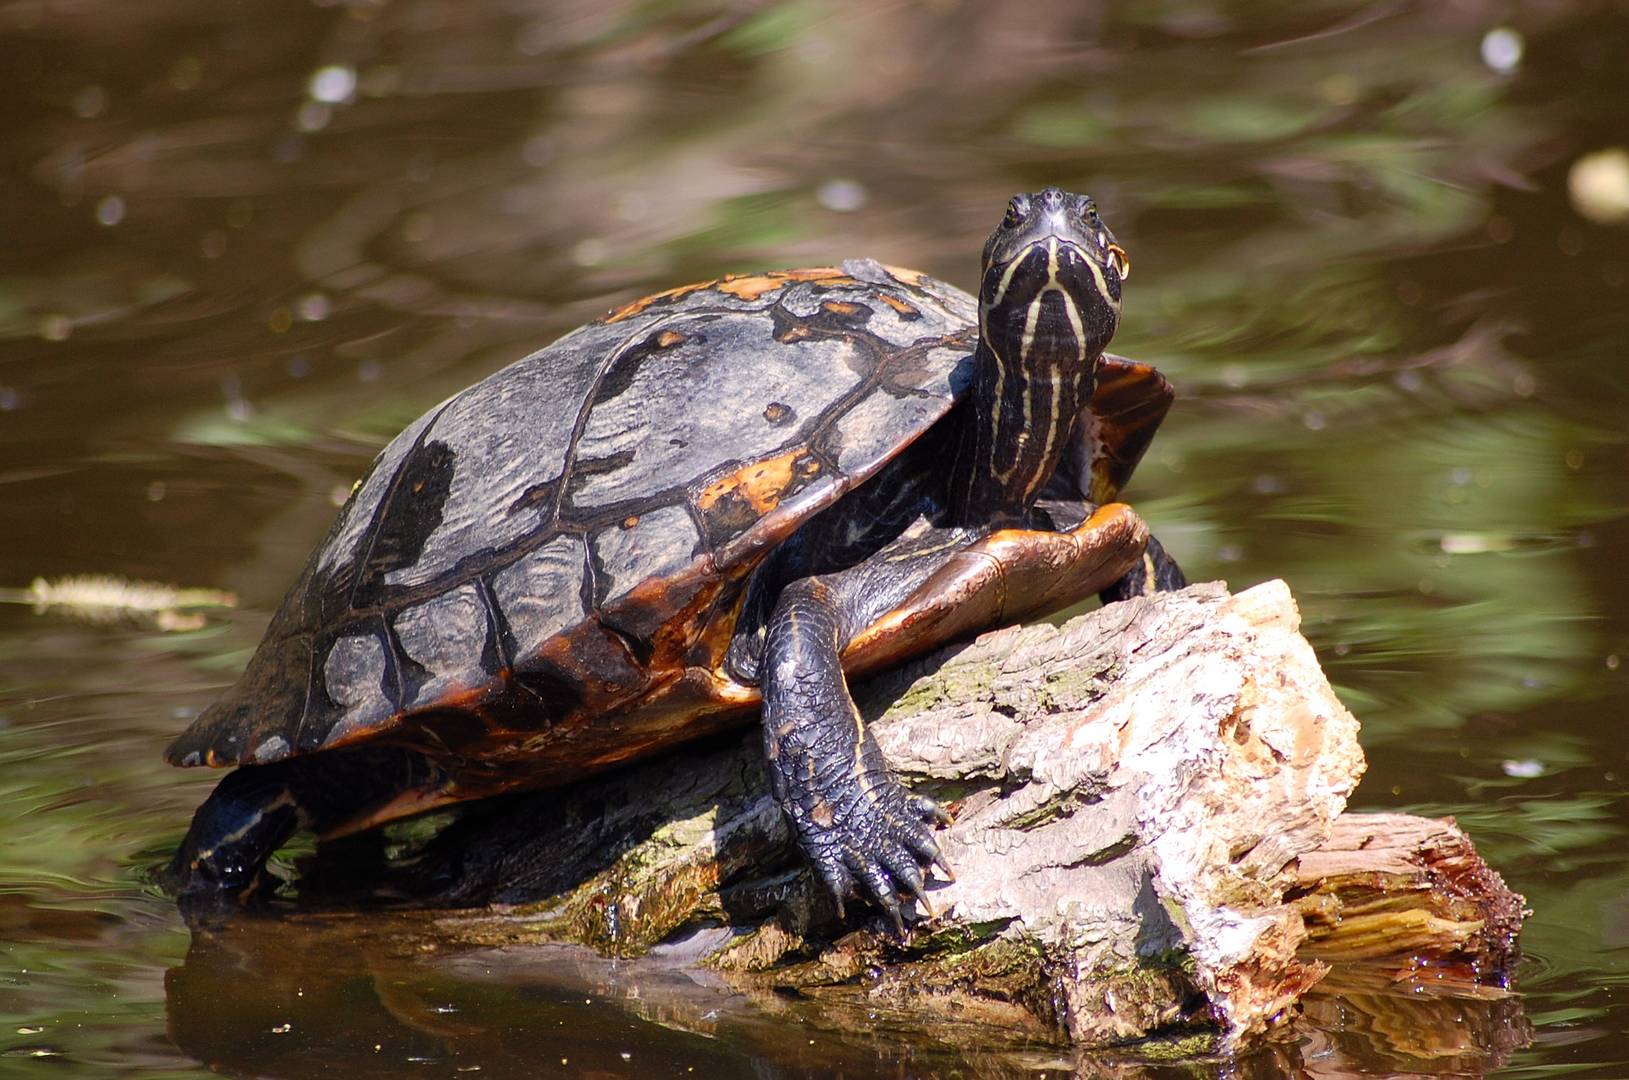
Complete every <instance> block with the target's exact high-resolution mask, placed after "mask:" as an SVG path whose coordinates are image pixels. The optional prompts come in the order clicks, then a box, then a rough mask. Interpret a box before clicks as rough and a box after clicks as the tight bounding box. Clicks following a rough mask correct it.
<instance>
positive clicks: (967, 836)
mask: <svg viewBox="0 0 1629 1080" xmlns="http://www.w3.org/2000/svg"><path fill="white" fill-rule="evenodd" d="M856 699H857V701H858V703H859V705H860V708H861V711H862V713H863V714H864V716H865V717H866V719H867V721H868V723H870V724H871V726H872V730H873V731H874V732H875V733H876V735H877V737H878V739H879V740H880V741H881V743H882V745H883V749H884V750H885V751H886V753H887V755H888V758H889V760H890V762H891V763H892V765H893V766H894V768H895V770H896V771H897V772H898V773H899V774H900V776H901V777H902V779H904V780H905V782H906V783H907V784H909V785H910V786H912V787H913V788H915V789H917V790H919V791H923V792H925V793H927V794H930V795H933V796H934V797H936V798H938V799H939V800H940V801H941V803H942V804H944V805H946V806H948V807H949V808H950V809H951V810H952V812H953V814H954V818H955V820H954V823H953V824H952V825H950V826H949V827H948V828H946V829H945V830H943V831H942V832H941V834H940V843H941V845H942V847H943V849H944V852H945V855H946V857H947V859H948V860H949V862H950V864H951V865H952V866H953V867H954V868H955V870H956V874H957V877H956V880H955V881H954V882H946V881H937V880H936V881H934V882H932V883H931V886H930V899H931V901H932V905H933V908H934V913H933V914H930V913H928V912H926V911H922V910H918V911H916V912H914V917H913V918H912V919H911V920H910V921H909V925H908V929H907V932H906V934H905V935H904V937H903V938H900V937H899V936H897V934H896V932H895V931H894V930H893V928H892V926H891V924H890V923H889V922H888V921H887V920H885V919H884V918H882V917H881V916H880V915H878V914H876V913H875V912H872V911H870V910H869V909H868V908H867V907H865V906H864V905H860V904H851V905H849V908H850V918H849V921H848V922H847V923H846V924H843V925H839V924H837V922H836V920H835V911H834V907H833V905H832V904H831V903H830V901H829V900H828V899H827V898H826V897H825V896H824V895H823V894H822V892H821V890H820V889H819V888H818V887H817V886H816V884H815V882H814V881H813V879H812V875H811V874H810V873H809V872H808V870H807V869H806V868H805V867H804V866H803V865H802V863H801V862H800V860H799V859H798V858H797V856H796V853H795V850H794V849H793V848H792V846H791V842H790V835H789V832H788V830H787V826H786V823H785V821H784V819H783V818H782V816H781V814H780V811H779V809H778V808H777V807H776V805H775V804H774V802H773V801H772V799H771V798H770V795H769V786H768V783H767V779H766V777H765V775H764V770H763V764H762V757H761V749H760V740H759V738H758V736H757V734H756V732H748V733H746V734H743V735H739V736H735V735H732V736H728V737H725V738H723V739H720V740H718V741H716V742H714V743H713V744H711V745H708V746H704V747H701V748H699V749H697V750H696V751H694V752H691V753H687V754H684V755H680V756H677V757H671V758H665V759H662V760H661V761H658V762H654V763H651V764H648V765H645V766H641V767H637V768H634V769H631V770H628V771H625V772H622V773H619V774H616V775H614V776H610V777H606V778H602V779H597V780H592V781H588V782H585V783H583V784H581V785H579V786H576V787H574V788H571V789H567V790H565V791H554V792H546V793H540V794H535V795H526V796H517V797H514V798H511V799H505V800H495V801H491V802H490V803H488V804H483V805H481V806H480V807H477V808H476V809H475V810H473V811H472V812H470V813H467V814H466V815H465V816H464V817H463V818H461V819H459V820H457V821H455V822H453V823H452V824H451V825H450V826H448V827H447V828H445V829H443V830H442V831H441V832H440V833H439V834H438V835H436V836H435V837H434V838H432V839H430V840H429V841H428V842H427V843H425V844H424V845H423V846H421V847H418V848H416V849H414V851H413V853H412V854H411V856H410V857H408V858H405V859H403V860H399V862H398V864H397V868H396V872H395V874H394V875H393V877H392V879H391V881H392V886H391V887H392V888H393V889H395V890H397V891H400V892H406V893H410V894H412V895H413V897H414V898H415V900H416V901H417V902H419V903H428V904H431V905H434V906H440V907H445V908H452V909H455V910H448V911H445V912H443V913H440V914H438V915H437V916H436V917H435V924H436V927H437V933H438V935H440V936H442V937H444V938H447V939H450V940H453V941H456V942H461V943H473V944H481V945H490V946H511V945H518V944H531V943H537V942H545V941H547V942H561V941H566V942H580V943H586V944H588V945H591V946H592V947H594V948H595V949H597V950H599V951H601V952H602V953H604V954H608V955H617V956H636V955H640V954H643V953H646V952H648V951H650V950H652V949H653V948H657V947H660V949H661V950H662V951H663V952H664V953H665V954H666V955H668V956H669V957H672V956H675V955H677V956H680V957H682V959H684V961H685V962H687V963H693V964H697V965H701V966H705V967H709V968H712V969H714V970H715V971H717V972H720V973H723V975H724V977H725V978H726V979H727V980H728V981H729V982H730V983H731V985H733V986H735V987H736V988H737V989H739V990H742V991H744V992H747V993H749V994H752V995H754V996H755V997H756V998H757V999H759V1000H760V1001H762V1002H763V1004H764V1007H765V1008H770V1009H776V1008H785V1007H787V1006H786V1004H785V1002H786V1000H787V997H788V995H789V994H790V995H793V996H795V997H797V998H798V999H799V1000H801V1001H805V1002H813V1003H816V1004H817V1005H818V1006H819V1008H820V1010H821V1012H822V1014H823V1015H826V1016H828V1017H831V1016H836V1017H841V1016H843V1015H845V1010H848V1011H850V1012H852V1014H853V1015H854V1016H855V1017H856V1018H857V1019H856V1021H855V1022H856V1025H857V1026H864V1025H865V1024H867V1023H870V1022H873V1021H874V1019H875V1017H876V1016H877V1015H878V1014H879V1012H881V1013H883V1014H886V1015H887V1016H889V1017H892V1018H894V1019H895V1020H896V1021H898V1022H899V1023H902V1024H908V1023H916V1024H921V1025H926V1026H930V1027H931V1028H932V1030H933V1031H934V1033H935V1038H939V1039H943V1038H945V1037H946V1036H945V1032H946V1031H947V1030H957V1029H965V1030H966V1032H967V1034H968V1037H969V1040H970V1045H971V1044H974V1043H977V1044H981V1045H989V1044H990V1043H991V1041H992V1040H999V1039H1000V1038H1010V1039H1013V1040H1016V1041H1017V1042H1029V1043H1033V1042H1035V1041H1036V1040H1040V1041H1043V1042H1044V1041H1046V1040H1054V1041H1067V1042H1068V1043H1071V1044H1073V1045H1075V1046H1077V1047H1101V1046H1107V1045H1117V1044H1125V1043H1130V1042H1136V1041H1138V1040H1147V1039H1148V1038H1150V1037H1151V1036H1153V1035H1155V1034H1156V1033H1158V1034H1161V1035H1163V1036H1164V1037H1167V1038H1173V1037H1175V1038H1180V1039H1182V1040H1186V1041H1183V1042H1182V1043H1181V1046H1182V1048H1183V1049H1184V1050H1187V1051H1192V1050H1198V1049H1203V1050H1215V1049H1226V1048H1230V1047H1234V1046H1237V1045H1238V1044H1239V1043H1240V1041H1241V1040H1243V1039H1245V1038H1247V1037H1249V1036H1251V1035H1255V1034H1258V1033H1261V1032H1263V1031H1266V1030H1267V1029H1269V1028H1270V1027H1273V1026H1274V1025H1276V1024H1279V1023H1281V1022H1282V1021H1283V1020H1284V1019H1285V1018H1287V1017H1290V1016H1292V1015H1293V1013H1294V1009H1295V1006H1296V1005H1297V1003H1298V1002H1300V1001H1301V1000H1302V999H1303V997H1304V996H1305V995H1306V994H1307V992H1308V991H1309V989H1311V988H1312V987H1313V986H1314V985H1316V984H1317V983H1318V982H1319V981H1320V979H1322V978H1323V977H1324V976H1325V974H1326V973H1327V972H1328V971H1329V970H1330V966H1331V964H1334V963H1345V962H1350V961H1356V960H1362V961H1364V962H1366V963H1371V964H1373V963H1375V962H1382V961H1383V962H1386V963H1389V964H1390V965H1391V967H1390V968H1387V969H1385V970H1387V971H1390V972H1393V973H1396V972H1402V971H1404V970H1405V969H1409V968H1410V967H1411V966H1417V965H1419V964H1421V963H1427V962H1431V963H1438V964H1440V965H1442V966H1441V968H1440V969H1439V974H1441V973H1443V972H1446V973H1448V976H1450V977H1451V980H1458V982H1460V983H1463V984H1464V985H1465V986H1466V987H1467V988H1472V987H1483V986H1485V985H1487V984H1490V983H1497V981H1498V980H1499V978H1500V977H1502V974H1503V972H1504V971H1505V970H1506V969H1507V967H1508V964H1509V962H1510V960H1511V957H1512V954H1513V950H1514V941H1515V935H1516V931H1517V929H1518V927H1519V922H1520V916H1521V912H1522V901H1521V898H1520V897H1517V896H1515V895H1514V894H1512V893H1510V892H1509V890H1508V889H1506V888H1504V885H1503V882H1502V881H1500V880H1499V879H1498V876H1497V875H1496V874H1494V873H1493V872H1492V871H1491V870H1488V869H1487V868H1486V867H1485V866H1483V865H1482V864H1481V862H1480V860H1478V859H1477V858H1476V856H1475V853H1474V849H1472V848H1471V846H1470V844H1469V842H1468V841H1467V840H1465V839H1464V838H1463V835H1462V834H1459V833H1458V832H1457V830H1455V829H1453V828H1452V826H1451V823H1446V824H1444V823H1431V822H1424V821H1422V819H1416V818H1407V817H1404V816H1400V815H1388V816H1385V817H1368V818H1366V817H1363V816H1358V815H1348V816H1346V817H1343V816H1342V811H1343V810H1344V808H1345V805H1346V801H1347V799H1348V797H1349V796H1350V795H1351V793H1352V791H1353V789H1354V787H1355V786H1356V784H1357V782H1358V779H1359V777H1360V776H1361V774H1362V772H1363V767H1364V766H1363V756H1362V752H1361V751H1360V749H1359V747H1358V742H1357V734H1358V723H1357V721H1356V719H1355V718H1353V716H1352V715H1351V714H1350V713H1349V712H1348V711H1347V710H1346V709H1345V707H1344V706H1342V705H1341V703H1340V702H1339V701H1338V700H1337V698H1336V697H1335V695H1334V693H1333V691H1332V690H1331V688H1330V686H1329V684H1328V681H1327V680H1326V679H1325V678H1324V676H1323V673H1322V671H1321V670H1320V669H1319V666H1318V663H1317V660H1316V658H1315V657H1314V655H1313V652H1312V649H1311V648H1310V646H1309V645H1308V644H1307V642H1306V641H1305V639H1304V638H1302V636H1301V635H1300V633H1299V613H1298V611H1297V609H1296V607H1295V603H1294V600H1293V599H1292V597H1291V595H1290V592H1289V589H1288V587H1287V586H1285V585H1284V583H1282V582H1277V581H1274V582H1268V583H1266V584H1263V585H1259V586H1256V587H1255V588H1252V589H1249V590H1247V591H1245V592H1242V593H1240V594H1238V595H1236V596H1235V595H1230V594H1229V593H1228V592H1227V590H1226V589H1225V588H1224V587H1223V586H1221V585H1219V584H1207V585H1196V586H1192V587H1190V588H1188V589H1185V590H1183V591H1181V592H1176V593H1168V594H1161V595H1159V596H1155V597H1149V598H1143V599H1137V600H1132V601H1128V602H1125V603H1120V604H1114V605H1110V606H1109V607H1106V608H1104V609H1102V610H1099V611H1095V612H1092V613H1089V614H1087V615H1082V616H1080V617H1077V618H1074V619H1071V620H1070V621H1068V622H1067V623H1065V624H1064V625H1062V626H1051V625H1034V626H1026V627H1012V628H1008V629H1003V630H999V631H995V632H992V633H989V634H986V635H984V636H983V637H981V638H979V639H978V640H977V641H975V642H973V643H971V644H968V645H960V646H953V647H950V648H946V649H943V650H940V651H939V652H938V653H935V654H934V655H932V656H929V657H927V658H925V659H923V660H921V661H917V662H915V663H912V664H909V665H906V666H904V667H902V668H900V669H898V670H894V671H890V672H887V673H885V674H882V675H879V676H877V677H875V678H872V679H870V680H868V681H866V682H864V683H863V684H861V685H859V686H857V687H856ZM472 905H480V906H478V907H473V909H472V908H471V906H472ZM1493 992H1496V990H1495V991H1493ZM867 1018H870V1019H867ZM910 1018H914V1020H912V1019H910ZM839 1022H840V1021H839ZM997 1033H1004V1034H1001V1035H998V1034H997ZM1194 1040H1197V1041H1194Z"/></svg>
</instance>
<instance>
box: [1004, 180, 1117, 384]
mask: <svg viewBox="0 0 1629 1080" xmlns="http://www.w3.org/2000/svg"><path fill="white" fill-rule="evenodd" d="M1130 271H1131V263H1130V261H1129V260H1128V259H1127V258H1126V253H1125V249H1124V248H1122V247H1120V245H1119V244H1116V243H1115V242H1114V234H1113V233H1111V232H1109V228H1108V226H1107V225H1105V224H1103V220H1102V219H1101V218H1100V217H1098V215H1097V204H1096V203H1094V202H1093V201H1092V200H1091V197H1090V196H1087V195H1072V194H1070V193H1069V192H1067V191H1059V190H1058V189H1057V188H1054V187H1049V188H1047V189H1046V190H1044V191H1038V192H1036V193H1034V194H1033V195H1014V196H1013V198H1012V201H1011V202H1009V203H1008V204H1007V216H1006V218H1005V219H1003V220H1002V222H1001V224H1000V225H998V226H997V227H996V230H995V232H993V233H991V234H990V239H989V241H988V242H987V243H986V244H985V245H984V276H983V278H982V280H981V283H980V286H979V315H980V321H981V323H982V326H983V334H984V340H985V344H986V345H988V346H989V347H990V349H991V350H992V351H993V352H994V353H995V354H996V355H997V356H998V357H1000V358H1001V359H1002V361H1003V362H1004V363H1005V364H1016V365H1018V366H1020V367H1022V368H1025V369H1029V370H1036V369H1038V368H1041V367H1054V366H1056V367H1061V368H1063V369H1064V370H1065V371H1067V370H1069V369H1072V368H1076V367H1077V366H1085V367H1086V368H1087V370H1086V372H1085V373H1084V374H1086V375H1087V376H1088V377H1089V376H1090V364H1091V363H1092V362H1095V361H1096V359H1097V356H1098V354H1099V353H1101V352H1102V351H1103V349H1104V348H1105V347H1106V346H1107V345H1108V343H1109V339H1110V338H1112V337H1113V336H1114V329H1115V327H1116V326H1117V325H1118V324H1119V321H1120V284H1121V282H1123V281H1124V280H1125V279H1126V276H1127V275H1128V274H1129V273H1130Z"/></svg>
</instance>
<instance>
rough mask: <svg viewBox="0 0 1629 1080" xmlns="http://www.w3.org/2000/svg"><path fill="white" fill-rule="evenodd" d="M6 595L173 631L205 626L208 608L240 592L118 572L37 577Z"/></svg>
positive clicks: (1, 595) (3, 594)
mask: <svg viewBox="0 0 1629 1080" xmlns="http://www.w3.org/2000/svg"><path fill="white" fill-rule="evenodd" d="M0 600H4V601H8V602H10V603H14V604H32V605H33V606H34V610H35V612H36V613H38V614H42V615H43V614H44V613H46V612H48V611H54V612H57V613H60V614H64V615H70V616H73V617H74V618H79V619H84V620H86V621H87V622H93V623H115V622H123V621H127V620H133V621H138V622H145V623H149V624H151V625H153V626H156V627H157V628H158V629H160V630H169V631H182V630H199V629H202V628H203V626H204V623H205V612H206V611H210V610H220V609H223V608H235V607H237V605H238V598H237V597H236V596H235V595H234V594H232V593H229V592H224V591H222V590H220V589H183V588H177V587H176V586H174V585H162V584H157V583H155V582H151V581H127V580H126V579H124V578H121V577H116V576H114V575H112V574H76V575H72V576H70V577H63V578H57V579H56V580H55V581H48V580H46V579H45V578H35V579H34V580H33V582H32V583H31V584H30V585H29V586H28V588H26V589H5V590H0Z"/></svg>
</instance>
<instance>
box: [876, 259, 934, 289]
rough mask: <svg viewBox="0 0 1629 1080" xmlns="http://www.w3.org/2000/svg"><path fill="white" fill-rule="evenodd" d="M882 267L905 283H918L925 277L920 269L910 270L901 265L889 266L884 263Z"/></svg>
mask: <svg viewBox="0 0 1629 1080" xmlns="http://www.w3.org/2000/svg"><path fill="white" fill-rule="evenodd" d="M882 268H883V269H884V270H886V271H888V272H889V273H890V274H892V275H893V276H894V277H895V278H897V279H898V280H900V281H903V282H904V283H905V284H907V285H920V284H922V281H923V279H924V278H926V277H927V275H926V274H924V273H923V272H922V271H920V270H911V269H909V268H907V267H903V266H889V265H888V264H886V263H884V264H883V267H882Z"/></svg>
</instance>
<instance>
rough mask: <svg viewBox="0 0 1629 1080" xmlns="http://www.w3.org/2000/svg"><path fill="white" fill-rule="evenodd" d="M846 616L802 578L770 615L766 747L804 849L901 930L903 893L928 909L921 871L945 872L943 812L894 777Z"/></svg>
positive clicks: (839, 890)
mask: <svg viewBox="0 0 1629 1080" xmlns="http://www.w3.org/2000/svg"><path fill="white" fill-rule="evenodd" d="M844 622H845V620H844V619H843V618H842V616H841V612H840V611H839V608H838V604H837V599H836V597H835V595H834V590H833V589H832V587H831V585H830V584H828V583H827V582H826V581H824V580H822V579H821V578H818V577H810V578H801V579H798V580H796V581H793V582H791V583H790V584H788V585H787V586H786V587H785V588H784V589H783V590H782V591H781V594H780V597H779V599H778V600H777V602H776V604H775V608H774V611H773V613H772V614H771V616H770V618H769V624H768V635H767V639H766V641H765V644H764V655H763V661H762V665H761V666H760V668H759V681H760V685H761V686H762V688H763V697H764V708H763V724H764V753H765V755H766V756H767V757H768V760H769V775H770V782H771V785H772V787H773V789H774V792H775V798H776V800H777V801H779V802H780V804H781V808H782V809H783V810H785V811H786V815H787V817H788V818H790V819H791V822H792V827H793V830H794V832H795V833H796V834H797V841H798V846H799V847H800V848H802V850H803V853H804V854H805V855H807V856H808V858H809V861H810V862H812V863H813V864H814V867H815V870H816V871H817V872H818V873H819V875H820V877H821V880H823V881H824V882H825V883H826V886H827V888H829V889H830V890H831V892H832V894H833V895H834V896H835V897H836V898H837V910H838V914H839V917H841V915H842V912H843V901H844V899H845V898H846V897H848V896H849V895H851V894H852V893H853V892H854V890H855V886H856V885H863V886H864V888H865V890H866V891H867V892H868V893H870V895H871V896H872V897H873V898H874V899H875V900H876V902H877V903H878V904H879V905H880V906H881V907H882V908H883V909H884V910H885V911H887V912H888V914H889V915H890V916H892V918H893V920H894V924H895V926H897V927H899V928H900V930H901V932H903V929H904V920H903V918H902V917H901V915H900V902H899V897H900V893H901V892H904V893H906V894H907V895H910V896H914V897H916V898H917V900H918V901H919V902H920V903H921V904H922V905H923V907H924V908H927V909H928V910H929V911H930V913H931V908H929V905H928V901H927V897H926V895H925V891H924V890H925V882H924V880H923V876H922V875H923V871H924V870H925V869H926V868H927V867H928V866H929V865H930V864H934V863H937V864H938V865H939V866H940V868H941V869H942V870H944V871H945V873H946V874H947V875H948V874H949V868H948V867H946V866H945V864H944V862H943V860H942V858H941V856H940V854H939V845H938V844H937V843H935V841H934V839H933V833H932V825H933V823H934V822H935V821H943V820H946V819H945V815H944V813H943V811H941V810H940V809H939V808H938V807H937V806H936V805H935V804H934V803H933V802H932V801H931V800H929V799H925V798H921V797H918V796H913V795H911V794H910V793H909V792H908V791H906V790H905V789H904V788H903V787H902V786H901V785H900V783H899V781H898V780H896V779H895V778H894V775H893V773H892V772H890V771H889V768H888V763H887V761H886V760H884V758H883V755H882V750H881V749H880V748H879V747H878V746H877V741H876V739H875V738H874V737H873V736H872V734H871V733H870V731H869V730H867V728H866V726H865V722H864V721H863V720H862V719H861V717H860V713H859V710H858V709H856V708H855V706H854V699H853V698H852V697H850V696H849V692H848V684H847V683H846V682H845V681H844V678H843V669H842V666H841V665H840V664H839V662H838V652H839V649H840V648H841V647H842V645H843V643H844V641H845V640H846V635H845V634H844V632H843V630H844Z"/></svg>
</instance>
